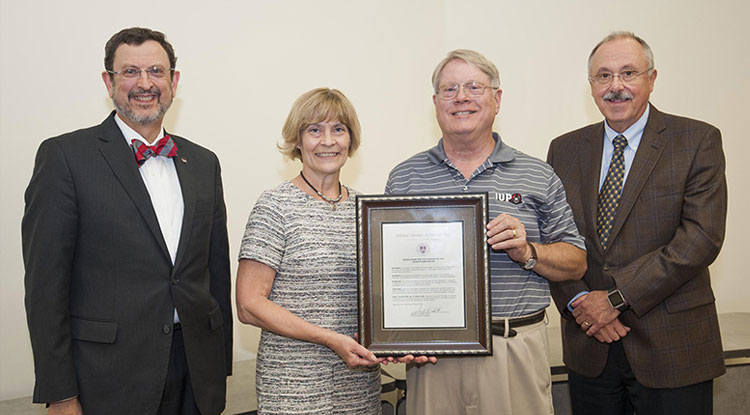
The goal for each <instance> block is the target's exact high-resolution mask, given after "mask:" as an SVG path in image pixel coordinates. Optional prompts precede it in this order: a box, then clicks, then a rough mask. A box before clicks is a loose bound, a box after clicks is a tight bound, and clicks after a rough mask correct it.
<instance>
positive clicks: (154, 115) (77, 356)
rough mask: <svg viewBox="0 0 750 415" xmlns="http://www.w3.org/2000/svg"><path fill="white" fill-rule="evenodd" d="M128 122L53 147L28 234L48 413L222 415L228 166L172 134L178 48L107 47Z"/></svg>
mask: <svg viewBox="0 0 750 415" xmlns="http://www.w3.org/2000/svg"><path fill="white" fill-rule="evenodd" d="M104 62H105V69H106V71H105V72H103V73H102V79H103V80H104V83H105V85H106V87H107V91H108V92H109V95H110V97H111V98H112V101H113V103H114V106H115V111H114V112H113V113H112V114H110V116H109V117H107V119H106V120H104V122H103V123H101V124H100V125H97V126H94V127H91V128H87V129H82V130H78V131H74V132H72V133H68V134H64V135H61V136H59V137H55V138H51V139H49V140H46V141H44V142H43V143H42V144H41V146H40V147H39V151H38V153H37V158H36V164H35V166H34V172H33V175H32V178H31V182H30V183H29V187H28V188H27V190H26V209H25V212H24V217H23V223H22V238H23V255H24V263H25V267H26V277H25V278H26V280H25V281H26V310H27V320H28V325H29V332H30V335H31V344H32V348H33V352H34V363H35V372H36V386H35V388H34V397H33V400H34V402H37V403H48V404H49V409H48V413H49V414H82V413H83V414H86V415H98V414H107V415H112V414H138V415H144V414H161V415H167V414H175V415H177V414H198V413H200V414H203V415H209V414H219V413H220V412H221V411H222V410H223V408H224V404H225V395H226V393H225V390H226V377H227V376H228V375H229V374H230V373H231V364H232V312H231V301H230V291H231V290H230V277H229V258H228V241H227V231H226V210H225V207H224V197H223V191H222V185H221V172H220V168H219V162H218V160H217V158H216V156H215V155H214V154H213V153H212V152H210V151H209V150H207V149H205V148H202V147H200V146H198V145H196V144H194V143H192V142H190V141H188V140H186V139H184V138H181V137H177V136H171V138H170V137H169V136H168V135H167V134H166V133H165V132H164V129H163V127H162V119H163V117H164V114H165V113H166V111H167V109H168V108H169V106H170V104H171V103H172V99H173V97H174V94H175V92H176V90H177V83H178V81H179V78H180V73H179V72H178V71H175V70H174V67H175V62H176V57H175V55H174V50H173V49H172V46H171V45H170V44H169V43H168V42H167V40H166V38H165V36H164V35H163V34H162V33H160V32H156V31H152V30H149V29H143V28H130V29H124V30H122V31H120V32H118V33H117V34H115V35H114V36H113V37H112V38H111V39H110V40H109V42H108V43H107V45H106V48H105V59H104Z"/></svg>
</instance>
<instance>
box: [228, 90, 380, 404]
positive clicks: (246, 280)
mask: <svg viewBox="0 0 750 415" xmlns="http://www.w3.org/2000/svg"><path fill="white" fill-rule="evenodd" d="M283 136H284V142H283V144H282V145H281V146H279V148H280V150H281V151H282V153H284V155H285V156H287V157H288V158H290V159H295V158H296V159H299V160H301V161H302V171H301V172H300V174H299V175H298V176H297V177H295V178H294V179H292V180H290V181H284V182H282V183H281V184H280V185H278V186H277V187H276V188H274V189H270V190H267V191H265V192H263V194H262V195H261V196H260V197H259V199H258V201H257V202H256V204H255V207H254V208H253V210H252V212H251V213H250V218H249V219H248V222H247V226H246V228H245V234H244V237H243V239H242V246H241V248H240V255H239V257H240V264H239V270H238V274H237V290H236V293H237V314H238V317H239V319H240V321H242V322H243V323H246V324H252V325H254V326H257V327H260V328H261V329H263V331H262V334H261V340H260V345H259V347H258V363H257V372H256V390H257V395H258V413H259V414H326V415H330V414H363V415H364V414H367V415H369V414H378V413H379V411H380V374H379V373H380V372H379V370H378V366H377V364H378V363H379V362H380V361H381V359H377V358H376V357H375V355H373V354H372V353H371V352H370V351H368V350H367V349H365V348H364V347H363V346H361V345H360V344H359V343H357V342H356V341H355V340H354V338H353V337H352V335H353V334H354V333H356V330H357V269H356V242H355V240H356V226H355V204H354V195H355V191H354V190H353V189H350V188H348V187H346V186H342V185H341V183H340V181H339V175H340V171H341V167H342V166H343V165H344V163H345V162H346V159H347V158H348V157H349V156H351V155H352V153H353V152H354V151H355V150H356V149H357V147H358V146H359V136H360V127H359V121H358V119H357V114H356V112H355V111H354V107H353V106H352V104H351V103H350V102H349V100H348V99H347V98H346V97H345V96H344V95H343V94H342V93H341V92H339V91H338V90H335V89H334V90H331V89H327V88H319V89H314V90H312V91H309V92H307V93H305V94H303V95H302V96H301V97H299V98H298V99H297V101H295V103H294V105H293V106H292V109H291V111H290V113H289V116H288V117H287V120H286V123H285V125H284V128H283Z"/></svg>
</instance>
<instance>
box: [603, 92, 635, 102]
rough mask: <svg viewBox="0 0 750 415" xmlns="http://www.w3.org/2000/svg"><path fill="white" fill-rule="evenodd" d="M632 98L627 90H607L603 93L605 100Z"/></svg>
mask: <svg viewBox="0 0 750 415" xmlns="http://www.w3.org/2000/svg"><path fill="white" fill-rule="evenodd" d="M629 99H633V94H631V93H630V92H627V91H617V92H615V91H609V92H607V93H606V94H604V100H605V101H626V100H629Z"/></svg>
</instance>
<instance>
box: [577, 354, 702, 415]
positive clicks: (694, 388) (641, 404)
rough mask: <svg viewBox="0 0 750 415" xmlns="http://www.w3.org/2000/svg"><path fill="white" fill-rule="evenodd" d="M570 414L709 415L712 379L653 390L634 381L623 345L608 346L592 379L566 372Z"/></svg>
mask: <svg viewBox="0 0 750 415" xmlns="http://www.w3.org/2000/svg"><path fill="white" fill-rule="evenodd" d="M568 385H569V387H570V403H571V407H572V409H573V415H633V414H637V415H672V414H680V415H711V414H713V389H714V384H713V380H709V381H706V382H701V383H696V384H694V385H688V386H683V387H680V388H674V389H653V388H647V387H645V386H643V385H641V384H640V383H639V382H638V380H636V378H635V375H634V374H633V371H632V370H631V368H630V364H629V363H628V360H627V358H626V356H625V349H624V348H623V346H622V342H619V341H618V342H614V343H612V344H610V346H609V356H608V357H607V364H606V365H605V367H604V371H603V372H602V374H601V375H599V376H598V377H595V378H590V377H586V376H582V375H579V374H577V373H575V372H573V371H569V372H568Z"/></svg>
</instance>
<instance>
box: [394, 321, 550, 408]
mask: <svg viewBox="0 0 750 415" xmlns="http://www.w3.org/2000/svg"><path fill="white" fill-rule="evenodd" d="M515 330H516V331H517V332H518V334H517V335H516V336H515V337H508V338H505V337H501V336H492V351H493V353H492V356H482V357H470V356H465V357H464V356H462V357H438V361H437V364H435V365H432V364H429V363H428V364H425V365H420V366H409V367H408V368H407V371H406V385H407V398H406V413H407V414H408V415H443V414H445V415H501V414H508V415H511V414H512V415H545V414H553V413H554V411H553V409H552V378H551V376H550V368H549V347H548V340H547V329H546V324H545V322H544V321H541V322H539V323H535V324H532V325H529V326H525V327H520V328H517V329H515Z"/></svg>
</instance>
